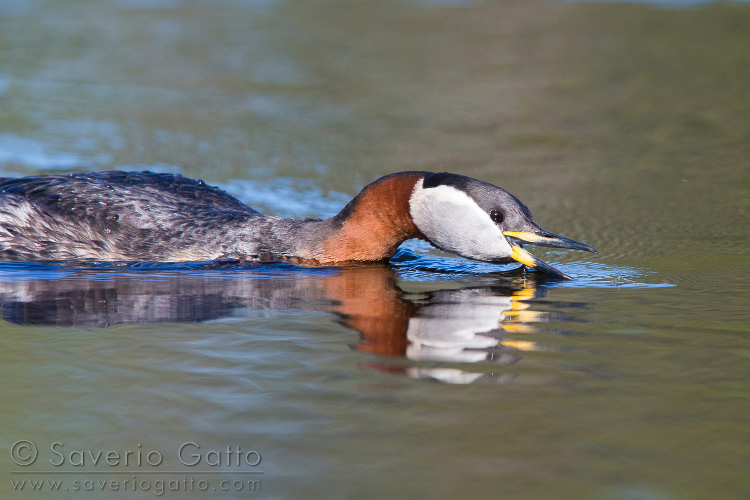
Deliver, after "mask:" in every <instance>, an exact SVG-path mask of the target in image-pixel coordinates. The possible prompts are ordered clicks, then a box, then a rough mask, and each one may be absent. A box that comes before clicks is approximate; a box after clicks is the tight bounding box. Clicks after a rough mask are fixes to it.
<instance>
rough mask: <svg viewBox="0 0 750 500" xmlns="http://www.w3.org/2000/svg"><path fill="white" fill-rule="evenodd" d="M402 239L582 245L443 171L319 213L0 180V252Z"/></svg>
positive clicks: (361, 243)
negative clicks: (291, 213) (288, 213)
mask: <svg viewBox="0 0 750 500" xmlns="http://www.w3.org/2000/svg"><path fill="white" fill-rule="evenodd" d="M498 214H502V215H501V216H500V215H498ZM498 220H499V222H498ZM508 233H513V234H511V235H510V236H506V235H507V234H508ZM504 234H505V235H504ZM524 235H526V236H527V238H526V239H524ZM534 235H536V236H534ZM531 236H533V238H532V239H533V240H534V241H531V240H530V239H529V237H531ZM410 238H422V239H426V240H427V241H430V242H431V243H433V244H434V245H435V246H437V247H439V248H442V249H444V250H447V251H450V252H453V253H458V254H459V255H464V256H466V257H470V258H474V259H478V260H487V261H492V262H510V261H511V260H513V259H515V260H518V261H520V262H523V263H524V264H527V265H531V266H532V267H539V266H537V265H532V264H534V263H535V262H536V261H531V260H529V258H527V257H526V256H528V257H531V256H530V254H528V253H526V252H525V251H524V250H523V249H521V248H520V246H519V245H517V244H516V242H517V241H525V242H531V243H536V244H547V245H551V246H564V247H569V248H578V249H583V250H593V249H592V248H591V247H588V246H587V245H583V244H581V243H577V242H573V241H572V240H567V239H565V238H560V237H557V236H555V235H552V234H551V233H547V232H545V231H544V230H542V229H541V228H539V226H537V225H536V224H535V223H534V222H533V220H532V218H531V213H530V212H529V210H528V209H527V208H526V207H525V206H524V205H523V204H522V203H521V202H520V201H518V200H517V199H516V198H514V197H513V196H512V195H511V194H510V193H508V192H507V191H505V190H503V189H501V188H499V187H497V186H493V185H491V184H488V183H485V182H482V181H478V180H476V179H472V178H469V177H463V176H459V175H455V174H446V173H442V174H434V173H429V172H401V173H398V174H392V175H389V176H385V177H382V178H381V179H378V180H377V181H375V182H373V183H372V184H370V185H368V186H366V187H365V188H364V189H363V190H362V192H360V193H359V194H358V195H357V196H356V197H355V198H354V199H353V200H352V201H351V202H349V204H347V205H346V207H344V209H342V211H341V212H340V213H339V214H337V215H335V216H334V217H331V218H329V219H324V220H318V219H304V220H300V219H284V218H281V217H274V216H267V215H263V214H261V213H259V212H257V211H255V210H253V209H252V208H250V207H248V206H247V205H245V204H244V203H242V202H240V201H239V200H237V199H236V198H234V197H232V196H230V195H229V194H227V193H225V192H223V191H221V190H220V189H218V188H215V187H212V186H208V185H206V184H205V183H204V182H203V181H200V180H198V181H196V180H191V179H187V178H185V177H182V176H180V175H172V174H156V173H151V172H119V171H115V172H96V173H88V174H67V175H50V176H38V177H26V178H21V179H0V259H2V260H25V261H32V260H46V261H163V262H176V261H204V260H214V259H239V260H301V261H309V262H311V263H319V264H330V263H334V262H344V261H377V260H384V259H387V258H389V257H390V256H392V255H393V253H394V252H395V251H396V248H397V247H398V246H399V245H400V244H401V243H402V242H403V241H405V240H407V239H410ZM555 238H557V239H555ZM519 252H521V253H519ZM519 256H520V257H519ZM531 258H532V259H533V257H531ZM538 263H541V264H543V263H542V262H541V261H538ZM545 266H546V264H545ZM550 269H552V268H550Z"/></svg>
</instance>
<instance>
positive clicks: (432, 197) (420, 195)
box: [409, 181, 512, 260]
mask: <svg viewBox="0 0 750 500" xmlns="http://www.w3.org/2000/svg"><path fill="white" fill-rule="evenodd" d="M409 208H410V211H411V216H412V219H413V220H414V223H415V224H416V226H417V227H418V228H419V230H420V231H422V233H423V234H424V235H425V236H427V238H428V239H429V240H430V241H431V242H433V243H434V244H435V245H437V246H438V247H440V248H442V249H443V250H447V251H449V252H453V253H457V254H459V255H462V256H464V257H469V258H472V259H478V260H492V259H497V258H503V257H508V256H510V254H511V252H512V249H511V248H510V245H508V242H507V240H506V239H505V237H504V236H503V234H502V232H501V231H500V228H498V227H497V225H495V223H494V222H492V219H490V216H489V214H488V213H486V212H485V211H484V210H482V209H481V208H480V207H479V205H477V204H476V203H475V202H474V200H473V199H471V197H470V196H469V195H467V194H466V193H464V192H463V191H461V190H459V189H456V188H454V187H451V186H438V187H434V188H428V189H423V188H422V181H419V182H417V184H416V186H414V192H413V193H412V196H411V198H410V200H409Z"/></svg>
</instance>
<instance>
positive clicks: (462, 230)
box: [409, 173, 596, 278]
mask: <svg viewBox="0 0 750 500" xmlns="http://www.w3.org/2000/svg"><path fill="white" fill-rule="evenodd" d="M409 209H410V212H411V217H412V219H413V221H414V224H415V225H416V226H417V228H418V229H419V230H420V231H421V232H422V234H424V235H425V236H426V237H427V239H428V240H429V241H430V242H431V243H432V244H434V245H435V246H436V247H438V248H440V249H442V250H445V251H448V252H452V253H456V254H458V255H461V256H463V257H468V258H470V259H475V260H481V261H486V262H496V263H509V262H512V261H513V260H515V261H518V262H520V263H522V264H525V265H526V266H529V267H532V268H536V269H539V270H541V271H544V272H547V273H550V274H553V275H556V276H559V277H563V278H568V276H566V275H565V274H564V273H562V272H561V271H559V270H557V269H555V268H554V267H552V266H550V265H549V264H547V263H546V262H544V261H542V260H540V259H538V258H536V257H534V256H533V255H531V254H530V253H529V252H527V251H526V250H524V249H523V248H522V247H521V244H523V243H531V244H534V245H542V246H548V247H560V248H572V249H576V250H585V251H587V252H594V253H595V252H596V250H594V249H593V248H592V247H590V246H589V245H586V244H584V243H579V242H577V241H574V240H571V239H568V238H564V237H562V236H558V235H556V234H553V233H550V232H549V231H545V230H544V229H542V228H541V227H539V225H537V224H536V223H535V222H534V219H533V217H532V215H531V212H530V211H529V209H528V208H527V207H526V206H525V205H524V204H523V203H521V202H520V201H519V200H518V199H517V198H516V197H515V196H513V195H512V194H510V193H509V192H507V191H506V190H504V189H502V188H499V187H497V186H494V185H492V184H489V183H487V182H482V181H479V180H477V179H472V178H471V177H464V176H462V175H456V174H450V173H435V174H427V175H425V177H424V179H420V180H419V181H417V183H416V185H415V186H414V191H413V192H412V195H411V198H410V200H409Z"/></svg>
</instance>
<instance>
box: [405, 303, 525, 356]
mask: <svg viewBox="0 0 750 500" xmlns="http://www.w3.org/2000/svg"><path fill="white" fill-rule="evenodd" d="M488 299H490V298H489V297H484V298H482V300H483V302H484V303H479V304H477V303H457V304H450V303H448V304H436V305H433V306H428V307H426V308H424V309H422V310H421V311H420V314H419V316H416V317H414V318H411V319H410V320H409V328H408V330H407V332H406V337H407V339H408V340H409V342H410V345H409V347H408V348H407V352H406V355H407V357H408V358H409V359H417V360H432V361H455V362H463V363H473V362H478V361H482V360H484V359H486V357H487V353H486V352H485V351H479V350H477V349H488V348H492V347H495V346H496V345H498V343H499V340H498V339H497V338H494V337H492V336H490V335H482V334H483V333H489V332H493V331H495V330H497V329H499V328H500V322H501V321H502V320H503V318H504V317H505V315H504V311H506V310H508V309H509V308H510V304H511V299H510V298H508V297H493V298H492V299H495V300H488Z"/></svg>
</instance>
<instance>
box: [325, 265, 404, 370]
mask: <svg viewBox="0 0 750 500" xmlns="http://www.w3.org/2000/svg"><path fill="white" fill-rule="evenodd" d="M323 288H324V289H325V292H326V295H327V296H328V297H329V298H330V299H333V300H335V301H336V302H338V304H337V305H335V306H334V311H335V312H336V313H337V314H339V315H340V316H341V323H343V324H344V325H346V326H348V327H350V328H353V329H355V330H357V331H358V332H359V334H360V336H361V337H362V340H363V342H362V343H360V344H359V345H358V346H357V349H359V350H362V351H366V352H371V353H374V354H377V355H380V356H397V357H403V356H405V355H406V347H407V343H408V342H407V340H406V330H407V328H408V326H409V318H411V317H412V316H413V315H414V313H415V311H416V307H417V306H416V305H415V304H414V303H412V302H410V301H408V300H404V299H403V298H402V295H403V292H402V291H401V290H400V289H399V288H398V287H397V286H396V280H395V278H394V274H393V270H392V269H391V268H390V267H388V266H378V265H368V266H365V267H362V268H354V269H348V270H347V271H346V272H344V273H341V274H339V275H336V276H331V277H329V278H326V279H325V280H323Z"/></svg>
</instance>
